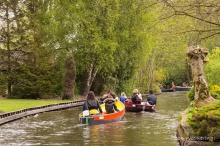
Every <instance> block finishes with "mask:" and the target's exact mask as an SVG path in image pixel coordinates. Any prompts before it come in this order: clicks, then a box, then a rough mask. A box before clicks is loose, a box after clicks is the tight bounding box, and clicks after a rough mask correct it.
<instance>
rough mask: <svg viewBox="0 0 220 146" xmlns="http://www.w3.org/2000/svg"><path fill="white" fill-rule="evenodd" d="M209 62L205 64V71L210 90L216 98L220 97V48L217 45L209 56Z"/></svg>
mask: <svg viewBox="0 0 220 146" xmlns="http://www.w3.org/2000/svg"><path fill="white" fill-rule="evenodd" d="M207 58H209V62H208V63H207V64H206V65H205V73H206V77H207V81H208V83H209V90H210V93H211V95H212V96H213V97H214V98H218V99H219V98H220V78H219V76H218V74H219V70H220V63H219V62H220V49H219V48H218V47H216V48H215V49H214V50H212V52H211V53H210V54H209V55H208V56H207Z"/></svg>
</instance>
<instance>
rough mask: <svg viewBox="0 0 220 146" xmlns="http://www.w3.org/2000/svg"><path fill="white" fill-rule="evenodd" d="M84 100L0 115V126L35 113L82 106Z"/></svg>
mask: <svg viewBox="0 0 220 146" xmlns="http://www.w3.org/2000/svg"><path fill="white" fill-rule="evenodd" d="M84 101H85V100H80V101H71V102H64V103H57V104H49V105H44V106H39V107H31V108H26V109H22V110H18V111H13V112H8V113H2V114H0V125H3V124H5V123H8V122H11V121H14V120H18V119H21V118H22V117H26V116H30V115H35V114H37V113H42V112H48V111H55V110H62V109H67V108H73V107H78V106H82V105H83V103H84Z"/></svg>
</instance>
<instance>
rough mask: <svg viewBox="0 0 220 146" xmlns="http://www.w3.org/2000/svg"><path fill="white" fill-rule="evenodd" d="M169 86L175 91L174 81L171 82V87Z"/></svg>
mask: <svg viewBox="0 0 220 146" xmlns="http://www.w3.org/2000/svg"><path fill="white" fill-rule="evenodd" d="M171 88H172V89H173V91H175V84H174V82H172V87H171Z"/></svg>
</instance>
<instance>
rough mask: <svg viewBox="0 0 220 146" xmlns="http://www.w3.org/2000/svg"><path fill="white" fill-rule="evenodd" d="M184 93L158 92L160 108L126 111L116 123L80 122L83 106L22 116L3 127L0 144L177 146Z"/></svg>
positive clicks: (184, 103)
mask: <svg viewBox="0 0 220 146" xmlns="http://www.w3.org/2000/svg"><path fill="white" fill-rule="evenodd" d="M185 93H186V92H171V93H163V94H161V95H158V96H157V97H158V105H157V107H156V110H157V112H155V113H149V112H140V113H131V112H126V113H125V116H124V119H123V121H120V122H115V123H108V124H102V125H94V126H84V125H80V124H79V119H78V114H79V112H80V111H81V108H75V109H68V110H65V111H55V112H47V113H42V114H39V115H38V116H31V117H27V118H23V119H21V120H18V121H15V122H11V123H8V124H5V125H2V126H1V127H0V128H1V129H0V145H1V146H5V145H12V146H14V145H16V146H18V145H21V146H23V145H35V146H38V145H39V146H41V145H51V146H56V145H63V146H65V145H77V146H84V145H88V146H90V145H91V146H93V145H117V146H133V145H136V146H146V145H148V146H167V145H169V146H178V145H179V144H178V142H177V138H176V127H177V124H178V121H177V117H178V116H179V115H180V112H182V111H183V110H185V109H186V108H187V106H188V102H187V99H186V97H185Z"/></svg>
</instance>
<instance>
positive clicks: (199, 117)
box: [188, 102, 220, 137]
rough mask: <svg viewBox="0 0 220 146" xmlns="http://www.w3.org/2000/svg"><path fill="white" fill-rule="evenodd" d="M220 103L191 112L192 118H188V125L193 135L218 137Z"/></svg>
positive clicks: (219, 130)
mask: <svg viewBox="0 0 220 146" xmlns="http://www.w3.org/2000/svg"><path fill="white" fill-rule="evenodd" d="M219 109H220V102H216V103H215V104H212V105H208V106H205V107H202V108H199V109H194V110H191V113H192V116H191V117H190V116H189V118H188V122H189V125H190V126H191V127H192V128H193V129H194V132H195V134H197V135H200V136H214V137H219V135H220V123H219V121H220V111H219Z"/></svg>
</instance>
